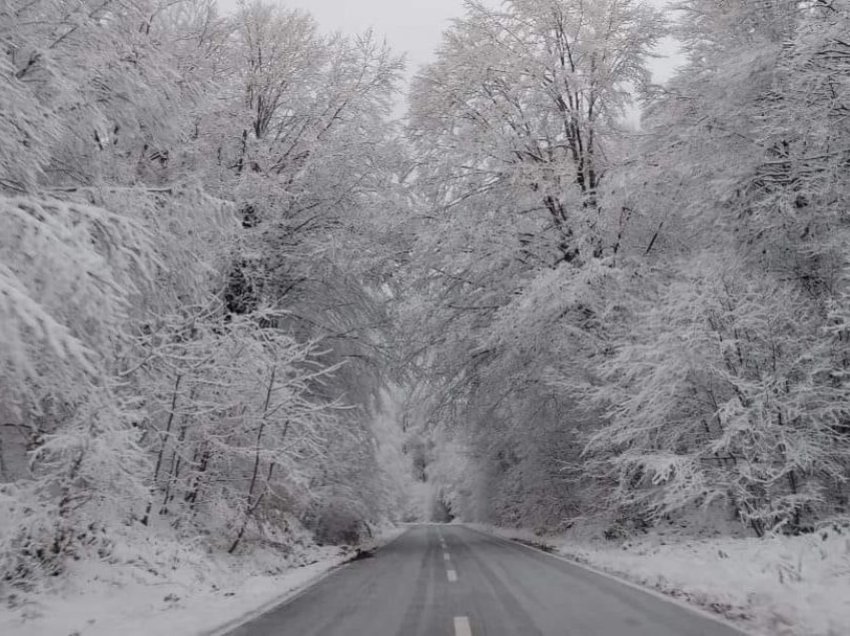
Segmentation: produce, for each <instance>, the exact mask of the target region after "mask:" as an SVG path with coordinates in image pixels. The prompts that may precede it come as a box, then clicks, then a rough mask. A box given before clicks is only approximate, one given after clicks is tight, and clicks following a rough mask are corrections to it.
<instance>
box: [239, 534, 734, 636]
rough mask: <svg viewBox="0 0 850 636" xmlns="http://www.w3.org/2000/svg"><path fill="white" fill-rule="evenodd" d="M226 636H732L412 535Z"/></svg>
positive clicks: (461, 546) (496, 549)
mask: <svg viewBox="0 0 850 636" xmlns="http://www.w3.org/2000/svg"><path fill="white" fill-rule="evenodd" d="M231 636H741V632H738V631H736V630H734V629H732V628H731V627H727V626H726V625H724V624H722V623H719V622H716V621H713V620H711V619H710V618H708V617H706V616H703V615H701V614H697V613H694V612H691V611H690V610H688V609H687V608H684V607H682V606H679V605H676V604H674V603H669V602H667V601H665V600H663V599H660V598H659V597H657V596H655V595H652V594H648V593H646V592H643V591H641V590H640V589H637V588H634V587H631V586H629V585H625V584H623V583H620V582H618V581H616V580H614V579H611V578H608V577H605V576H602V575H600V574H596V573H594V572H591V571H589V570H585V569H584V568H581V567H579V566H577V565H573V564H571V563H569V562H566V561H563V560H561V559H557V558H555V557H553V556H551V555H548V554H544V553H542V552H538V551H535V550H531V549H529V548H526V547H524V546H520V545H515V544H512V543H509V542H506V541H502V540H500V539H495V538H492V537H489V536H486V535H483V534H481V533H478V532H475V531H473V530H470V529H468V528H464V527H462V526H454V525H453V526H439V525H431V526H417V527H414V528H411V529H410V530H409V531H408V532H406V533H405V534H404V535H403V536H402V537H400V538H399V539H397V540H396V541H395V542H393V543H391V544H390V545H388V546H387V547H385V548H383V549H381V550H379V551H378V552H377V553H376V554H375V556H373V557H371V558H367V559H362V560H359V561H355V562H353V563H350V564H348V565H346V566H345V567H343V568H341V569H339V570H338V571H336V572H334V573H333V574H331V575H330V576H328V577H327V578H325V579H323V580H322V581H320V582H319V583H318V584H317V585H315V586H313V587H311V588H309V589H308V590H306V591H305V592H303V593H302V594H300V595H298V596H297V597H295V598H294V599H293V600H291V601H289V602H288V603H286V604H284V605H283V606H281V607H278V608H277V609H275V610H272V611H271V612H269V613H268V614H265V615H263V616H261V617H259V618H257V619H255V620H254V621H252V622H250V623H247V624H245V625H243V626H242V627H240V628H238V629H236V630H235V631H233V632H231Z"/></svg>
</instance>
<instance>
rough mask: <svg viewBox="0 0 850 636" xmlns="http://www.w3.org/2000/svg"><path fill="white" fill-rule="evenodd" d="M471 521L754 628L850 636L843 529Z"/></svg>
mask: <svg viewBox="0 0 850 636" xmlns="http://www.w3.org/2000/svg"><path fill="white" fill-rule="evenodd" d="M474 527H478V528H479V529H481V530H485V531H487V532H491V533H495V534H498V535H500V536H502V537H505V538H510V539H520V540H522V541H524V542H530V543H536V544H542V545H545V546H548V547H550V548H552V549H554V550H555V551H557V552H558V553H559V554H561V555H562V556H565V557H569V558H571V559H573V560H575V561H578V562H580V563H582V564H585V565H589V566H591V567H593V568H597V569H599V570H603V571H605V572H608V573H611V574H616V575H618V576H620V577H622V578H625V579H628V580H630V581H632V582H635V583H639V584H641V585H644V586H646V587H650V588H653V589H655V590H657V591H660V592H663V593H665V594H668V595H670V596H673V597H676V598H678V599H680V600H684V601H687V602H689V603H691V604H694V605H697V606H700V607H702V608H704V609H707V610H709V611H712V612H715V613H718V614H720V615H722V616H724V617H725V618H727V619H730V620H732V621H734V622H735V623H737V624H738V625H739V626H740V627H741V628H742V629H745V630H747V631H751V632H753V633H755V634H764V635H765V636H768V635H769V636H847V635H848V634H850V533H848V532H847V531H846V530H845V531H844V532H843V533H841V532H838V531H836V530H834V529H824V530H821V531H819V532H817V533H814V534H808V535H804V536H799V537H785V536H777V537H769V538H765V539H757V538H750V537H728V536H727V537H724V536H717V537H701V538H688V537H687V536H686V535H684V534H683V533H682V532H681V531H675V530H667V531H664V530H660V531H655V532H653V533H650V534H646V535H643V536H641V537H639V538H634V537H632V538H628V539H621V540H618V541H607V540H604V539H602V538H601V537H592V536H589V537H588V536H585V537H582V538H578V537H575V536H570V535H567V536H557V537H542V538H541V537H539V536H536V535H535V534H534V533H532V532H530V531H519V530H505V529H495V528H490V527H482V526H474Z"/></svg>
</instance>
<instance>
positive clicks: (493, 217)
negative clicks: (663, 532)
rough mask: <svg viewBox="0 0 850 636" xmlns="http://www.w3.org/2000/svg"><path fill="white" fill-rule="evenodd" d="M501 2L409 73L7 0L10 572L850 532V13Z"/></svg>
mask: <svg viewBox="0 0 850 636" xmlns="http://www.w3.org/2000/svg"><path fill="white" fill-rule="evenodd" d="M464 7H465V8H464V13H463V16H462V17H461V18H459V19H457V20H455V21H454V22H452V24H451V26H450V27H449V28H448V29H447V30H446V32H445V33H444V34H443V40H442V44H441V45H440V47H439V49H438V50H437V52H436V54H435V56H434V59H433V61H432V62H431V63H429V64H427V65H425V66H424V67H422V68H418V69H408V68H407V66H406V62H405V59H404V56H403V55H401V54H398V53H396V52H394V51H392V50H391V49H390V47H389V46H388V45H387V44H386V43H385V41H384V40H383V38H382V37H381V36H380V35H379V34H378V33H375V32H365V33H362V34H360V35H358V36H350V35H344V34H339V33H328V32H326V31H325V30H324V29H323V28H322V27H321V25H319V24H318V23H317V22H316V21H315V20H314V18H312V17H311V16H310V15H309V14H308V13H306V12H304V11H301V10H296V9H289V8H286V7H285V5H280V4H274V3H269V2H263V1H253V0H252V1H245V2H241V3H239V5H238V7H237V8H236V10H235V11H233V12H220V11H219V10H218V9H217V7H216V3H215V2H214V0H132V1H128V0H5V1H4V2H2V3H0V43H1V44H2V51H1V52H0V582H2V583H0V586H2V584H6V585H10V586H19V585H26V584H27V583H29V582H32V581H34V580H38V579H39V578H40V577H45V576H49V575H51V574H58V573H61V572H62V571H63V570H64V568H65V567H66V566H67V563H68V562H69V560H72V559H78V558H81V556H84V555H88V554H99V555H101V556H102V555H104V554H108V553H109V552H110V550H112V549H113V547H114V546H115V545H116V542H120V541H121V537H122V536H125V535H127V533H130V532H132V536H134V537H137V536H140V535H145V534H149V535H152V536H153V535H162V536H166V535H167V536H172V537H178V538H179V537H197V536H202V537H204V542H205V545H208V546H210V549H211V550H214V551H217V552H222V553H230V554H237V555H238V554H240V553H243V552H245V551H249V550H251V549H252V546H255V545H259V544H263V545H274V546H279V547H281V548H282V549H285V548H286V547H287V546H290V545H291V544H292V543H293V541H295V540H296V538H298V540H299V541H300V540H302V539H301V538H300V537H302V531H306V532H308V533H309V535H310V537H311V538H312V539H311V540H314V541H316V542H318V543H323V544H338V543H354V542H357V541H358V540H360V539H362V538H363V537H365V536H368V535H369V534H370V533H371V532H372V529H373V528H375V527H377V525H379V524H380V523H382V522H385V521H387V520H390V521H399V520H402V521H414V520H428V519H435V520H444V519H450V518H457V519H460V520H465V521H470V522H480V523H487V524H492V525H496V526H504V527H522V528H532V529H540V530H542V531H548V532H555V531H559V530H565V529H567V528H569V527H571V526H573V525H574V524H576V523H579V522H582V523H594V524H597V525H598V526H599V527H601V528H604V531H605V533H606V534H610V535H611V536H620V535H628V534H630V533H634V532H640V531H642V530H644V529H646V528H651V527H653V526H656V525H657V524H660V523H669V522H671V520H676V519H680V518H685V517H687V516H688V515H690V514H691V513H693V512H694V511H696V510H701V511H703V512H706V511H707V513H708V514H709V515H712V516H714V517H716V518H718V519H721V518H722V519H724V520H726V521H727V522H729V523H731V524H736V525H737V526H738V527H740V529H741V531H742V532H746V533H749V534H750V535H752V536H754V537H763V536H768V535H776V534H788V535H798V534H801V533H808V532H811V531H813V530H816V529H818V528H820V527H822V526H823V524H826V523H837V522H839V521H842V520H843V522H845V523H846V521H847V519H848V514H850V513H848V498H850V485H849V484H848V479H850V207H848V203H850V39H848V38H850V36H848V33H850V1H848V0H678V2H676V4H675V8H674V10H667V11H662V10H660V9H658V8H655V7H654V5H651V4H648V3H646V2H643V1H641V0H595V1H594V2H592V3H591V2H584V1H582V0H505V1H504V2H501V3H491V2H479V1H478V0H466V1H465V2H464ZM668 37H673V38H675V39H676V41H677V42H678V43H679V44H680V46H681V49H682V53H683V56H684V59H685V61H684V63H683V64H682V65H681V66H680V67H679V68H678V69H677V71H676V73H675V75H674V76H673V77H672V78H671V79H670V80H669V81H668V82H666V83H665V84H664V85H659V84H655V83H653V82H652V78H651V74H650V71H649V67H648V64H649V62H650V61H651V60H652V59H653V56H655V55H656V53H655V51H656V47H657V45H658V43H659V42H660V41H661V40H662V39H663V38H668ZM408 74H411V75H412V78H413V79H412V80H411V81H410V82H409V83H408V82H407V79H406V78H407V77H408ZM399 104H406V106H405V108H406V112H405V113H404V115H403V116H401V117H400V116H399ZM634 112H639V113H640V124H639V125H635V124H632V123H629V113H634ZM423 488H426V489H427V490H428V492H429V493H430V494H429V495H428V496H427V497H424V499H423V497H420V496H418V495H417V494H416V493H420V492H421V491H422V490H423Z"/></svg>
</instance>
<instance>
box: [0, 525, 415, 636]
mask: <svg viewBox="0 0 850 636" xmlns="http://www.w3.org/2000/svg"><path fill="white" fill-rule="evenodd" d="M403 531H404V528H398V529H395V528H386V529H384V530H383V531H382V532H381V533H379V534H377V535H376V538H375V539H374V540H372V541H371V542H370V544H369V547H376V546H378V545H382V544H384V543H386V542H388V541H390V540H392V539H393V538H395V537H396V536H398V535H399V534H401V532H403ZM351 555H352V552H351V551H350V550H342V549H340V548H337V547H318V546H315V545H310V544H308V543H306V542H305V543H304V544H302V545H297V546H295V547H294V549H293V550H292V551H291V552H290V554H289V555H288V556H287V557H285V558H284V557H282V555H281V554H280V552H278V551H275V550H272V549H261V548H255V549H253V550H252V551H250V552H249V553H247V554H241V555H238V556H228V555H225V554H210V553H209V552H208V551H206V550H204V549H202V548H201V547H200V546H192V545H181V544H178V543H175V542H168V543H166V542H164V541H162V540H160V541H152V540H150V539H148V540H146V541H145V542H144V543H137V542H133V543H132V544H130V543H128V544H127V545H126V546H124V547H120V548H119V547H116V549H115V550H114V551H113V554H112V555H111V557H110V558H109V559H108V560H96V559H85V560H80V561H77V562H75V563H72V564H71V565H70V566H69V569H68V572H67V573H65V574H64V575H63V576H61V577H59V578H58V579H57V580H56V581H54V582H52V583H51V584H50V585H45V586H44V587H43V588H42V589H40V590H37V591H35V592H34V593H27V594H23V595H20V596H19V599H20V600H19V601H18V602H17V603H16V605H17V606H16V607H14V609H10V607H8V606H5V605H0V634H3V635H4V636H115V635H116V634H120V635H121V636H150V634H174V635H175V636H178V635H187V636H188V635H200V634H209V633H214V632H216V631H218V629H219V628H221V626H223V625H226V624H233V625H234V626H235V624H238V623H239V622H241V621H240V619H242V618H246V617H249V616H252V615H255V614H257V613H258V611H259V610H260V609H262V608H270V607H271V606H274V605H276V604H277V602H280V601H283V600H284V599H285V598H286V597H288V596H289V595H291V594H292V593H294V592H296V591H298V590H300V589H302V588H303V587H306V586H307V585H309V584H310V583H312V582H313V581H315V580H317V579H318V578H320V577H321V576H322V575H323V574H325V573H327V572H328V571H330V570H331V569H333V568H334V567H336V566H338V565H340V564H342V563H344V562H345V561H347V560H348V559H349V558H350V557H351ZM260 613H261V612H260Z"/></svg>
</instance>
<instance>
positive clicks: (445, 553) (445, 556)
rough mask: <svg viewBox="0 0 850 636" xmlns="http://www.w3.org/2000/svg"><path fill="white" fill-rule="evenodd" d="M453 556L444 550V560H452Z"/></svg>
mask: <svg viewBox="0 0 850 636" xmlns="http://www.w3.org/2000/svg"><path fill="white" fill-rule="evenodd" d="M451 560H452V557H451V555H450V554H449V553H448V552H443V561H451Z"/></svg>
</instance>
